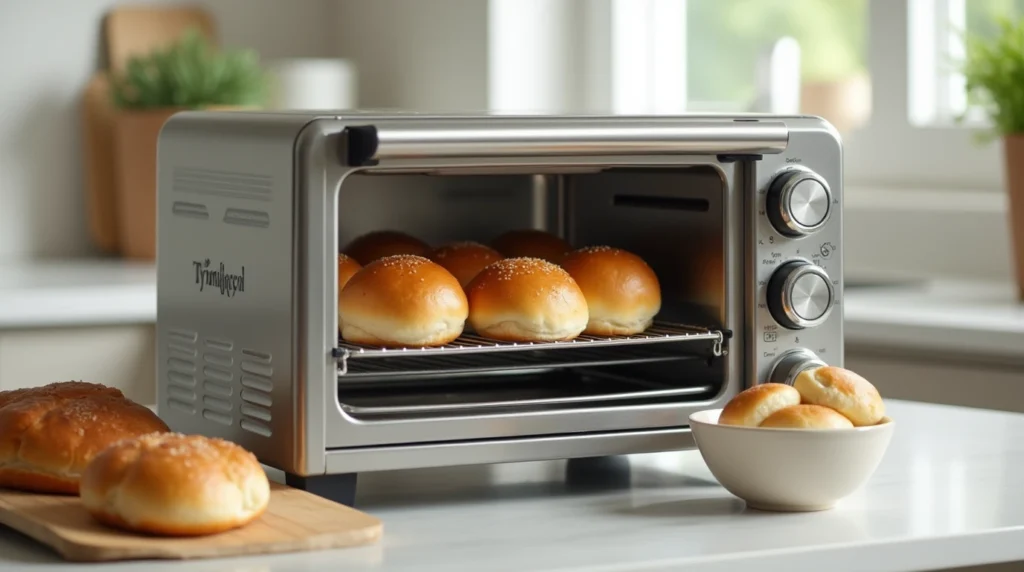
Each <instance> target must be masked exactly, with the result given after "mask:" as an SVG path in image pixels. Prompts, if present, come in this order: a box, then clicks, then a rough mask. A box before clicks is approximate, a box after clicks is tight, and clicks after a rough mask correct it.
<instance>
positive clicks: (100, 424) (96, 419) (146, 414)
mask: <svg viewBox="0 0 1024 572" xmlns="http://www.w3.org/2000/svg"><path fill="white" fill-rule="evenodd" d="M154 431H169V429H168V427H167V425H166V424H165V423H164V422H163V421H161V420H160V418H159V417H157V416H156V414H155V413H153V412H152V411H150V410H149V409H147V408H146V407H143V406H142V405H139V404H138V403H135V402H133V401H131V400H129V399H128V398H126V397H125V396H124V394H122V393H121V392H120V391H119V390H118V389H115V388H113V387H106V386H103V385H100V384H97V383H86V382H81V381H66V382H57V383H51V384H49V385H45V386H42V387H35V388H29V389H16V390H13V391H0V487H9V488H15V489H21V490H25V491H30V492H38V493H55V494H76V493H77V492H78V482H79V477H80V475H81V474H82V471H83V470H84V469H85V467H86V465H88V464H89V462H90V461H92V459H93V457H95V456H96V455H97V454H98V453H99V452H100V451H102V450H103V449H104V448H105V447H107V446H108V445H110V444H112V443H114V442H116V441H119V440H121V439H125V438H128V437H135V436H138V435H144V434H146V433H152V432H154Z"/></svg>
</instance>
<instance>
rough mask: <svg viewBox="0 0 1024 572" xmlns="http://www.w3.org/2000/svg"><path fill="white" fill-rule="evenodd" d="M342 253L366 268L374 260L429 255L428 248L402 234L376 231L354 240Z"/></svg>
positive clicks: (418, 240) (425, 244) (422, 243)
mask: <svg viewBox="0 0 1024 572" xmlns="http://www.w3.org/2000/svg"><path fill="white" fill-rule="evenodd" d="M343 252H344V253H345V254H347V255H349V256H351V257H352V258H355V259H356V262H358V263H360V264H362V265H363V266H366V265H367V264H369V263H371V262H373V261H374V260H379V259H381V258H385V257H388V256H394V255H396V254H413V255H416V256H426V255H427V254H429V253H430V246H428V245H427V243H425V242H423V241H422V240H420V239H418V238H416V237H414V236H409V235H408V234H406V233H404V232H398V231H395V230H377V231H373V232H368V233H366V234H364V235H362V236H360V237H358V238H356V239H355V240H353V241H352V242H350V243H349V244H348V246H346V247H345V249H344V251H343Z"/></svg>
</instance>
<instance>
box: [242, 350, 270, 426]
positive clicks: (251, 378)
mask: <svg viewBox="0 0 1024 572" xmlns="http://www.w3.org/2000/svg"><path fill="white" fill-rule="evenodd" d="M272 363H273V356H271V355H270V354H269V353H266V352H261V351H257V350H252V349H243V350H242V363H241V367H242V376H241V380H240V381H241V385H242V390H241V398H242V406H241V407H240V409H239V411H240V412H241V414H242V419H241V422H240V425H241V427H242V429H244V430H246V431H249V432H251V433H256V434H257V435H262V436H264V437H270V435H271V433H272V432H271V429H270V421H271V419H272V415H271V410H272V406H273V404H274V402H273V398H272V397H271V391H272V390H273V389H274V382H273V375H274V368H273V366H272Z"/></svg>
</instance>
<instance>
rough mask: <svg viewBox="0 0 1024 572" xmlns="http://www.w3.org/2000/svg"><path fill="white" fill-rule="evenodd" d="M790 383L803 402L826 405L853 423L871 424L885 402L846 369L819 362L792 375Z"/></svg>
mask: <svg viewBox="0 0 1024 572" xmlns="http://www.w3.org/2000/svg"><path fill="white" fill-rule="evenodd" d="M793 387H795V388H796V390H797V391H799V392H800V396H801V397H802V399H803V402H804V403H812V404H814V405H822V406H825V407H830V408H832V409H835V410H836V411H838V412H840V413H842V414H843V415H845V416H846V417H847V418H848V419H849V420H850V421H852V422H853V424H854V425H855V426H857V427H864V426H867V425H875V424H876V423H878V422H879V421H881V420H882V418H883V417H885V403H883V402H882V396H881V395H879V393H878V389H876V388H875V386H874V385H872V384H871V382H869V381H868V380H866V379H864V378H863V377H861V376H859V375H857V374H856V373H853V372H852V371H850V370H848V369H843V368H841V367H833V366H822V367H816V368H811V369H806V370H804V371H802V372H800V374H799V375H797V376H796V380H795V381H794V382H793Z"/></svg>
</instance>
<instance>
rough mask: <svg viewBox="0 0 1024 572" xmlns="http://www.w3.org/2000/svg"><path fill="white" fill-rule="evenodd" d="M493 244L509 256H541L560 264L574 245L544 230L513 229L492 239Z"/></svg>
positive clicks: (543, 258)
mask: <svg viewBox="0 0 1024 572" xmlns="http://www.w3.org/2000/svg"><path fill="white" fill-rule="evenodd" d="M491 246H493V247H494V249H495V250H497V251H498V252H500V253H501V254H502V255H504V256H505V257H507V258H540V259H541V260H547V261H548V262H553V263H555V264H558V263H560V262H561V261H562V258H564V257H565V255H566V253H568V252H569V251H570V250H572V246H570V245H569V243H568V242H566V241H564V240H562V239H561V238H559V237H557V236H555V235H553V234H551V233H550V232H545V231H543V230H534V229H523V230H511V231H509V232H506V233H504V234H502V235H501V236H499V237H497V238H495V239H494V240H493V241H491Z"/></svg>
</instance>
